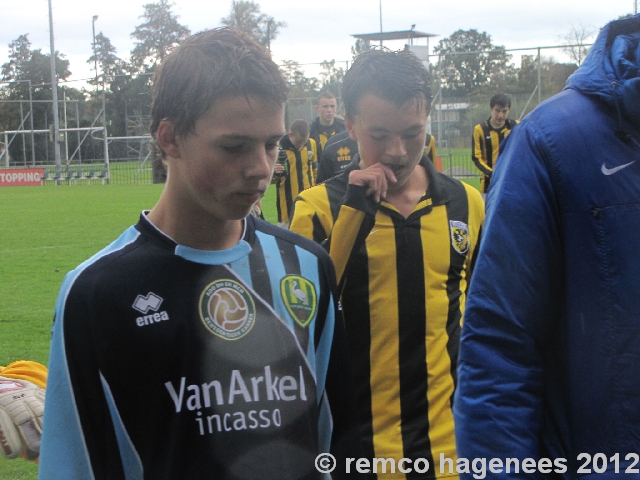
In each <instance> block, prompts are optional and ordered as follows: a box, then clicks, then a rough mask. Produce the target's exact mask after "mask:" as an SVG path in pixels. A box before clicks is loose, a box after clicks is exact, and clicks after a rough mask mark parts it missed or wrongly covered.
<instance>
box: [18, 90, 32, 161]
mask: <svg viewBox="0 0 640 480" xmlns="http://www.w3.org/2000/svg"><path fill="white" fill-rule="evenodd" d="M15 82H16V83H25V82H26V83H28V84H29V123H30V124H31V166H32V167H35V166H36V147H35V145H36V143H35V140H34V138H33V97H32V96H31V80H29V79H27V80H16V81H15Z"/></svg>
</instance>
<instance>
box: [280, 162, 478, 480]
mask: <svg viewBox="0 0 640 480" xmlns="http://www.w3.org/2000/svg"><path fill="white" fill-rule="evenodd" d="M358 161H359V157H358V156H356V158H355V159H354V162H353V164H352V165H350V167H349V168H348V169H346V170H345V171H344V172H343V173H342V174H340V175H338V176H337V177H334V178H332V179H330V180H327V181H326V182H325V183H324V184H321V185H318V186H316V187H314V188H312V189H309V190H306V191H305V192H303V193H302V194H300V196H299V197H298V199H297V200H296V203H295V209H294V216H293V220H292V223H291V229H292V230H294V231H296V232H298V233H300V234H302V235H304V236H306V237H308V238H313V239H314V240H316V241H318V242H322V241H324V240H325V239H327V237H330V238H329V239H328V241H329V242H330V253H331V257H332V259H333V261H334V264H335V266H336V274H337V276H338V279H339V282H340V289H341V302H342V308H343V313H344V318H345V324H346V328H347V335H348V338H349V346H350V351H351V356H352V360H353V365H354V373H355V377H356V388H357V393H358V406H359V417H360V422H361V433H362V438H363V443H364V448H365V455H367V456H369V457H377V458H381V457H382V458H389V457H392V458H395V459H396V461H398V460H399V459H400V458H403V457H406V458H411V459H416V458H426V459H427V460H428V461H429V463H430V465H431V468H430V469H429V471H428V472H427V473H426V474H425V475H424V476H417V477H411V478H435V477H450V476H451V475H448V468H445V469H444V471H445V474H442V475H441V474H440V473H439V472H440V464H439V461H440V454H441V453H442V454H444V456H445V457H447V458H451V459H453V465H454V466H455V462H456V447H455V439H454V428H453V414H452V410H451V403H452V400H453V393H454V388H455V381H456V380H455V379H456V363H457V355H458V343H459V337H460V328H461V323H462V312H463V310H464V304H465V292H466V289H467V284H468V281H469V276H470V272H471V268H472V263H473V259H474V256H475V253H476V246H477V243H478V239H479V237H480V232H481V227H482V223H483V221H484V203H483V201H482V198H481V196H480V194H479V192H478V191H477V190H476V189H474V188H473V187H470V186H469V185H466V184H463V183H461V182H459V181H457V180H455V179H452V178H450V177H447V176H445V175H442V174H440V173H438V172H436V170H435V167H434V165H433V164H432V163H431V162H430V161H429V160H428V159H427V157H426V156H424V157H423V158H422V160H421V165H422V166H423V167H424V168H425V170H426V172H427V175H428V179H429V187H428V189H427V192H425V194H424V196H423V197H422V198H421V200H420V201H419V202H418V204H417V205H416V206H415V208H414V209H413V211H412V213H411V214H410V215H409V217H407V218H404V217H403V216H402V215H401V214H400V213H399V212H398V210H396V208H395V207H394V206H393V205H391V204H389V203H386V202H384V201H382V202H381V203H380V204H379V205H375V204H374V203H373V202H372V201H371V200H369V199H367V198H366V197H365V194H364V188H363V187H358V186H353V185H350V186H348V176H349V172H350V171H351V170H353V169H355V168H358ZM434 472H435V476H434ZM454 472H455V468H454ZM453 476H454V477H455V476H456V475H453ZM384 478H406V477H405V475H404V474H402V473H397V474H396V475H395V476H394V475H388V474H387V475H385V476H384Z"/></svg>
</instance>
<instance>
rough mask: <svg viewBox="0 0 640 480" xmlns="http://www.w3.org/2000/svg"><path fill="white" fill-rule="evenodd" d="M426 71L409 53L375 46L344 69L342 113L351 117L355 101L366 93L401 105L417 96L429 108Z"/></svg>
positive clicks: (355, 112)
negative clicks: (343, 110) (345, 70)
mask: <svg viewBox="0 0 640 480" xmlns="http://www.w3.org/2000/svg"><path fill="white" fill-rule="evenodd" d="M430 81H431V78H430V76H429V72H428V71H427V69H426V68H425V67H424V65H423V64H422V61H420V59H418V57H416V56H415V55H414V54H413V53H410V52H403V51H399V52H393V51H391V50H387V49H376V50H369V51H367V52H364V53H362V54H360V55H358V57H356V59H355V60H354V62H353V64H352V65H351V68H350V69H349V70H347V73H346V74H345V76H344V81H343V84H342V101H343V102H344V106H345V113H346V115H347V116H348V117H350V118H351V119H353V117H354V116H355V115H357V113H358V111H357V109H358V101H359V100H360V98H361V97H363V96H364V95H367V94H369V93H371V94H373V95H376V96H378V97H380V98H383V99H385V100H388V101H390V102H393V103H394V104H396V105H397V106H399V107H400V106H402V105H404V104H405V103H406V102H408V101H410V100H414V99H417V100H418V101H419V105H420V104H422V102H425V103H426V105H425V106H426V110H427V112H428V111H429V109H430V107H431V86H430Z"/></svg>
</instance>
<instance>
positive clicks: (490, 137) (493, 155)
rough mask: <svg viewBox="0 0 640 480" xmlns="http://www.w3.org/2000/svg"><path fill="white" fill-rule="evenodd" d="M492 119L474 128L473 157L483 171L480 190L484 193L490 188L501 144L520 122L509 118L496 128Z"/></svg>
mask: <svg viewBox="0 0 640 480" xmlns="http://www.w3.org/2000/svg"><path fill="white" fill-rule="evenodd" d="M490 120H491V119H488V120H487V121H485V122H484V123H479V124H478V125H476V126H475V128H474V129H473V152H472V154H471V159H472V160H473V163H475V165H476V167H478V170H480V171H481V172H482V178H481V180H480V191H481V192H482V193H487V191H488V190H489V183H490V182H491V174H492V173H493V167H495V165H496V161H497V160H498V152H499V151H500V144H501V143H502V141H503V140H504V139H505V138H507V136H509V134H510V133H511V130H513V127H515V126H516V125H517V124H518V123H519V122H518V121H517V120H512V119H510V118H507V119H506V121H505V122H504V126H503V127H502V128H497V129H496V128H493V127H492V126H491V122H490Z"/></svg>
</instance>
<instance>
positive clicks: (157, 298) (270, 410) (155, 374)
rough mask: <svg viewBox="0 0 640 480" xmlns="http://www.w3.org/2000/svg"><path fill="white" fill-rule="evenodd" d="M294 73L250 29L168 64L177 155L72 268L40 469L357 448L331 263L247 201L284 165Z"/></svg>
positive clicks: (157, 84) (85, 474)
mask: <svg viewBox="0 0 640 480" xmlns="http://www.w3.org/2000/svg"><path fill="white" fill-rule="evenodd" d="M286 93H287V85H286V83H285V81H284V79H283V77H282V75H281V73H280V71H279V70H278V67H277V66H276V65H275V63H274V62H273V61H272V60H271V57H270V55H269V53H268V52H267V51H266V50H265V49H263V48H262V47H260V46H259V45H258V44H257V43H255V42H254V41H253V40H251V39H250V37H249V36H248V35H246V34H243V33H240V32H236V31H234V30H230V29H217V30H211V31H205V32H202V33H199V34H196V35H194V36H192V37H190V38H188V39H187V40H185V41H183V42H182V43H181V44H180V46H179V47H178V48H177V49H175V50H174V51H173V52H172V53H171V54H170V55H168V56H167V57H165V58H164V60H163V62H162V64H161V65H160V67H159V68H158V69H157V70H156V73H155V78H154V85H153V94H152V109H151V116H152V125H151V134H152V136H153V138H154V139H155V141H156V142H157V144H158V146H159V147H160V149H161V150H162V152H163V158H164V160H165V163H166V165H167V167H168V177H167V183H166V185H165V188H164V190H163V192H162V195H161V197H160V199H159V201H158V203H157V204H156V205H155V206H154V207H153V209H152V210H151V211H148V212H146V211H145V212H143V213H142V214H141V215H140V219H139V221H138V223H137V224H136V225H135V226H132V227H130V228H129V229H128V230H126V231H125V232H124V233H123V234H122V235H121V236H120V237H119V238H118V239H117V240H116V241H115V242H114V243H112V244H111V245H109V246H108V247H106V248H105V249H103V250H102V251H101V252H99V253H98V254H96V255H95V256H93V257H92V258H91V259H89V260H87V261H86V262H84V263H83V264H82V265H80V266H79V267H78V268H76V269H75V270H73V271H72V272H70V273H69V274H68V275H67V276H66V277H65V280H64V283H63V285H62V289H61V291H60V295H59V297H58V302H57V305H56V310H55V322H54V327H53V337H52V343H51V355H50V361H49V368H50V369H49V378H48V384H47V398H46V404H45V412H46V414H45V418H44V427H43V437H42V448H41V457H40V458H41V463H40V478H42V479H43V480H44V479H50V478H64V479H81V478H98V479H101V478H136V479H142V478H153V479H161V478H166V479H176V478H189V479H197V478H212V477H215V478H225V479H232V478H233V479H236V478H247V479H248V478H265V479H275V478H286V479H292V480H293V479H296V480H297V479H306V478H309V479H315V478H318V479H319V478H324V476H322V475H321V474H320V473H319V472H318V471H317V470H316V467H315V463H314V460H315V457H316V456H317V455H318V454H319V453H320V452H328V451H331V452H332V453H333V454H334V455H335V456H336V458H337V459H338V466H339V468H338V469H336V470H335V471H334V472H333V476H334V477H336V476H337V477H341V476H342V475H343V474H344V471H341V470H342V469H341V468H340V467H341V466H343V465H345V457H347V456H348V457H354V456H355V457H357V456H358V454H359V451H358V439H357V427H356V426H355V421H356V413H355V403H354V401H353V397H352V389H353V386H352V383H351V379H350V369H349V359H348V353H347V348H346V342H345V339H344V331H343V324H342V321H341V320H340V317H339V312H338V311H337V299H336V298H335V296H334V293H335V283H334V271H333V267H332V264H331V261H330V259H329V257H328V255H326V253H325V252H323V251H322V249H321V248H319V247H318V246H317V245H315V244H314V243H313V242H310V241H308V240H306V239H303V238H301V237H299V236H298V235H295V234H293V233H291V232H287V231H285V230H282V229H280V228H278V227H276V226H272V225H269V224H268V223H266V222H263V221H260V220H258V219H256V218H255V217H253V216H247V215H248V213H249V211H250V209H251V208H252V206H253V205H254V204H255V203H256V202H257V201H258V199H259V198H260V197H261V195H262V193H263V192H264V191H265V190H266V189H267V187H268V186H269V183H270V181H271V175H272V173H273V168H274V164H275V161H276V157H277V153H278V141H279V139H280V138H281V137H282V135H283V133H284V103H285V101H286Z"/></svg>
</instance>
